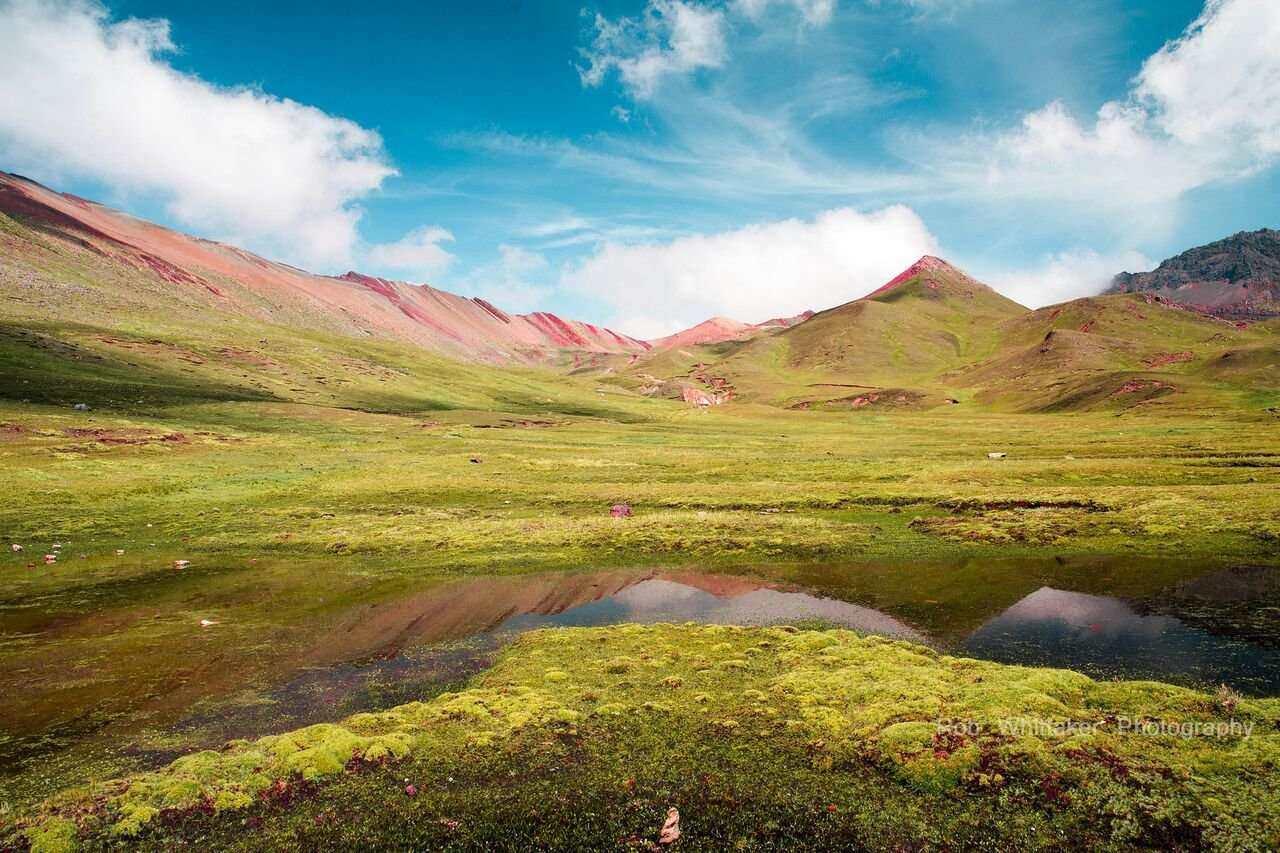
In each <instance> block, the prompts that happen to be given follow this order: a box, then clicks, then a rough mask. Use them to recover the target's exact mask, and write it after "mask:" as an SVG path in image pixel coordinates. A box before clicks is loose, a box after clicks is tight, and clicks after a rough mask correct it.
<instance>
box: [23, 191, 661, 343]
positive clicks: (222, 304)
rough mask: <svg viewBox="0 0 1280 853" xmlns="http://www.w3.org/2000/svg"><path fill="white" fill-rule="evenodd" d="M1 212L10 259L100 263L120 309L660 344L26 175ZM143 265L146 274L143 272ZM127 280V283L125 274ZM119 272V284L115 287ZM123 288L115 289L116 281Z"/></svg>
mask: <svg viewBox="0 0 1280 853" xmlns="http://www.w3.org/2000/svg"><path fill="white" fill-rule="evenodd" d="M0 214H3V215H4V217H5V219H4V224H5V225H6V230H7V231H8V232H9V234H10V235H11V236H12V237H15V238H17V239H18V242H19V244H23V245H15V246H13V247H12V248H10V249H8V250H7V251H6V260H7V261H9V262H10V263H22V262H24V261H26V262H29V263H31V264H34V265H35V266H37V267H39V266H41V265H45V264H46V262H47V261H48V259H49V253H50V252H52V253H53V254H54V255H58V256H61V258H62V260H63V261H64V262H65V261H68V260H70V259H72V258H73V257H76V256H78V257H79V259H80V260H81V261H83V263H84V265H89V266H93V267H94V268H95V276H94V279H95V288H96V290H97V292H96V293H95V294H94V296H95V297H98V298H99V301H100V300H101V298H104V297H106V298H108V300H109V301H112V302H113V304H114V307H115V310H113V311H112V313H113V314H127V313H129V310H132V309H137V310H141V311H156V310H160V309H162V308H163V309H165V310H168V311H174V312H179V313H184V312H185V313H193V312H194V313H204V312H214V313H215V314H219V315H225V316H237V317H243V318H247V319H254V320H258V321H263V322H275V323H285V324H288V325H291V326H297V327H303V328H309V329H313V330H316V331H325V332H333V333H338V334H344V335H352V336H356V337H371V338H378V339H383V340H399V341H405V342H409V343H413V344H417V345H419V346H423V347H426V348H428V349H431V350H433V351H436V352H439V353H442V354H445V355H448V356H451V357H454V358H462V359H467V360H475V361H488V362H492V363H498V364H502V363H512V362H516V363H520V362H526V363H537V362H543V361H547V360H551V359H555V358H557V357H559V356H560V354H561V353H563V352H564V351H572V352H577V353H597V354H599V353H641V352H645V351H647V350H648V349H649V344H647V343H645V342H644V341H640V340H637V339H635V338H631V337H628V336H626V335H621V334H618V333H616V332H614V331H612V330H610V329H605V328H602V327H599V326H595V325H592V324H590V323H583V322H579V321H574V320H564V319H561V318H560V317H557V316H556V315H554V314H548V313H543V312H539V313H534V314H510V313H507V312H505V311H503V310H502V309H500V308H498V307H496V306H494V305H492V304H490V303H488V302H486V301H485V300H483V299H479V298H467V297H464V296H459V295H457V294H453V293H449V292H448V291H444V290H439V289H437V288H434V287H429V286H427V285H412V284H407V283H404V282H399V281H389V280H387V279H383V278H376V277H373V276H367V275H362V274H360V273H356V272H348V273H347V274H345V275H342V276H338V277H329V276H321V275H313V274H312V273H309V272H306V271H304V270H300V269H298V268H296V267H292V266H289V265H287V264H282V263H277V262H275V261H270V260H267V259H265V258H262V257H259V256H257V255H255V254H252V253H250V252H247V251H244V250H243V249H238V248H236V247H234V246H230V245H226V244H223V243H218V242H214V241H211V240H202V239H198V238H195V237H189V236H187V235H185V234H181V233H178V232H176V231H172V230H169V229H167V228H163V227H161V226H158V225H154V224H151V223H148V222H144V221H142V220H140V219H136V218H134V217H131V216H128V215H127V214H124V213H121V212H120V211H116V210H112V209H111V208H108V207H104V206H103V205H100V204H96V203H94V202H91V201H87V200H85V199H81V198H78V197H76V196H72V195H68V194H64V193H58V192H55V191H53V190H50V189H48V188H46V187H43V186H41V185H40V184H37V183H35V182H33V181H30V180H27V179H25V178H22V177H20V176H18V175H11V174H7V173H3V172H0ZM139 273H141V274H142V276H141V279H142V280H141V281H139V280H138V279H139V276H138V274H139ZM126 281H127V282H128V285H127V286H125V282H126ZM113 282H115V283H118V284H119V285H121V286H119V287H118V288H113ZM58 284H59V282H58V281H54V282H51V283H50V288H49V289H46V290H44V291H43V292H35V293H31V294H26V295H25V296H19V297H17V298H18V300H19V301H27V302H28V304H27V309H28V310H30V311H32V313H34V314H36V315H47V314H49V313H50V312H55V313H56V312H62V313H63V314H66V313H68V312H75V311H77V310H80V311H86V312H94V313H96V312H97V311H98V309H99V308H100V307H102V306H94V305H92V304H81V297H83V296H85V294H84V293H82V292H80V291H75V290H72V291H68V292H57V291H58ZM113 289H114V292H112V293H109V291H112V290H113Z"/></svg>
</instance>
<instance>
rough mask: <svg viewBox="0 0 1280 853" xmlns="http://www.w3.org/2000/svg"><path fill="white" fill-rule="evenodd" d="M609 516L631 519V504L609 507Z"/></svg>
mask: <svg viewBox="0 0 1280 853" xmlns="http://www.w3.org/2000/svg"><path fill="white" fill-rule="evenodd" d="M609 515H611V516H613V517H614V518H630V517H631V504H614V505H613V506H611V507H609Z"/></svg>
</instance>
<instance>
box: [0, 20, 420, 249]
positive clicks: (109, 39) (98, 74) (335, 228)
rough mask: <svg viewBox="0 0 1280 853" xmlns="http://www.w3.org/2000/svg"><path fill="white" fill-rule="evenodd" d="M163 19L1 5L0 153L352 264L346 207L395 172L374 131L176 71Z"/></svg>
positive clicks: (35, 170)
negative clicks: (153, 196)
mask: <svg viewBox="0 0 1280 853" xmlns="http://www.w3.org/2000/svg"><path fill="white" fill-rule="evenodd" d="M174 50H175V47H174V45H173V42H172V41H171V39H170V36H169V25H168V22H166V21H163V20H147V21H143V20H126V21H119V22H113V21H112V20H111V19H110V16H109V14H108V12H107V10H106V9H105V8H104V7H103V6H101V5H99V4H97V3H95V2H92V0H0V104H3V108H0V154H2V155H3V156H4V157H5V158H6V160H7V161H8V162H10V163H13V164H14V165H15V166H17V167H18V168H21V169H23V170H24V171H27V172H29V173H31V174H33V175H44V176H45V177H47V178H49V179H54V178H58V177H60V176H61V175H63V174H72V175H78V176H83V177H88V178H92V179H96V180H100V181H102V182H104V183H105V184H107V185H108V186H110V187H112V188H114V189H115V190H117V191H119V192H123V193H133V192H140V193H147V194H156V195H158V196H159V197H160V198H162V199H164V201H165V202H166V204H167V206H168V210H169V212H170V214H171V215H172V216H173V217H174V218H175V219H177V220H178V221H180V222H181V223H183V224H184V225H185V226H187V227H191V228H195V229H198V230H200V231H202V232H205V233H209V234H213V235H216V236H220V237H223V238H226V239H231V240H235V241H237V242H244V243H247V244H250V245H253V246H255V247H257V248H259V249H260V250H263V251H270V252H272V253H273V254H278V255H281V256H283V257H286V258H288V259H290V260H294V261H295V262H297V263H302V264H306V265H313V266H317V267H321V268H331V267H336V266H342V265H346V264H348V263H349V262H350V259H351V254H352V247H353V246H354V245H355V243H356V238H357V231H356V226H357V222H358V220H359V218H360V209H359V207H358V206H357V205H356V204H355V202H356V201H357V200H358V199H359V198H361V197H362V196H364V195H366V194H368V193H369V192H371V191H373V190H375V189H377V188H378V187H379V186H380V185H381V184H382V182H383V180H384V179H386V178H387V177H388V176H390V175H393V174H395V171H394V169H393V168H392V167H391V165H390V164H389V163H388V161H387V158H386V155H385V153H384V151H383V147H382V141H381V139H380V137H379V136H378V134H377V133H375V132H373V131H371V130H368V129H366V128H363V127H361V126H360V125H358V124H356V123H354V122H352V121H349V120H347V119H344V118H340V117H336V116H331V115H328V114H326V113H324V112H322V111H321V110H318V109H316V108H314V107H311V106H307V105H305V104H300V103H297V102H295V101H291V100H288V99H284V98H278V97H274V96H272V95H269V94H267V93H265V92H262V91H259V90H257V89H253V88H248V87H238V88H224V87H219V86H215V85H212V84H210V83H207V82H205V81H203V80H201V79H199V78H197V77H194V76H191V75H189V74H185V73H183V72H180V71H178V70H176V69H174V68H173V67H172V66H171V65H169V64H168V63H167V62H166V60H165V58H164V57H165V55H166V54H168V53H171V52H173V51H174Z"/></svg>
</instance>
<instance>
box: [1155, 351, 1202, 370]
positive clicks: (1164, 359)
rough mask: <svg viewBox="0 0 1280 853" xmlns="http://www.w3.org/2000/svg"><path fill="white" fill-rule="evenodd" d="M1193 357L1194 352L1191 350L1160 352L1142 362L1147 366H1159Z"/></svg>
mask: <svg viewBox="0 0 1280 853" xmlns="http://www.w3.org/2000/svg"><path fill="white" fill-rule="evenodd" d="M1195 357H1196V354H1195V353H1194V352H1192V351H1191V350H1186V351H1184V352H1162V353H1157V354H1156V355H1153V356H1151V357H1150V358H1148V359H1146V360H1144V361H1143V364H1145V365H1146V366H1147V367H1160V366H1162V365H1165V364H1180V363H1181V362H1184V361H1191V360H1192V359H1194V358H1195Z"/></svg>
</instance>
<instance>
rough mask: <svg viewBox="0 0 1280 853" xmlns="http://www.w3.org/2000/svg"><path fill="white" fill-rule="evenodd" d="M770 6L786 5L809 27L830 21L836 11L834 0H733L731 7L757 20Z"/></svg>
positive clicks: (760, 18)
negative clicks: (798, 14) (797, 13)
mask: <svg viewBox="0 0 1280 853" xmlns="http://www.w3.org/2000/svg"><path fill="white" fill-rule="evenodd" d="M771 6H788V7H791V8H792V9H795V10H796V11H797V12H799V13H800V16H801V17H802V18H803V19H804V22H805V23H806V24H808V25H809V26H811V27H821V26H825V25H826V24H828V23H830V22H831V16H832V15H834V14H835V11H836V0H733V8H734V9H735V10H736V11H737V12H739V13H741V14H742V15H745V16H746V17H747V18H750V19H751V20H752V21H755V22H759V21H761V20H763V19H764V16H765V13H766V12H768V11H769V8H770V7H771Z"/></svg>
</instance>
